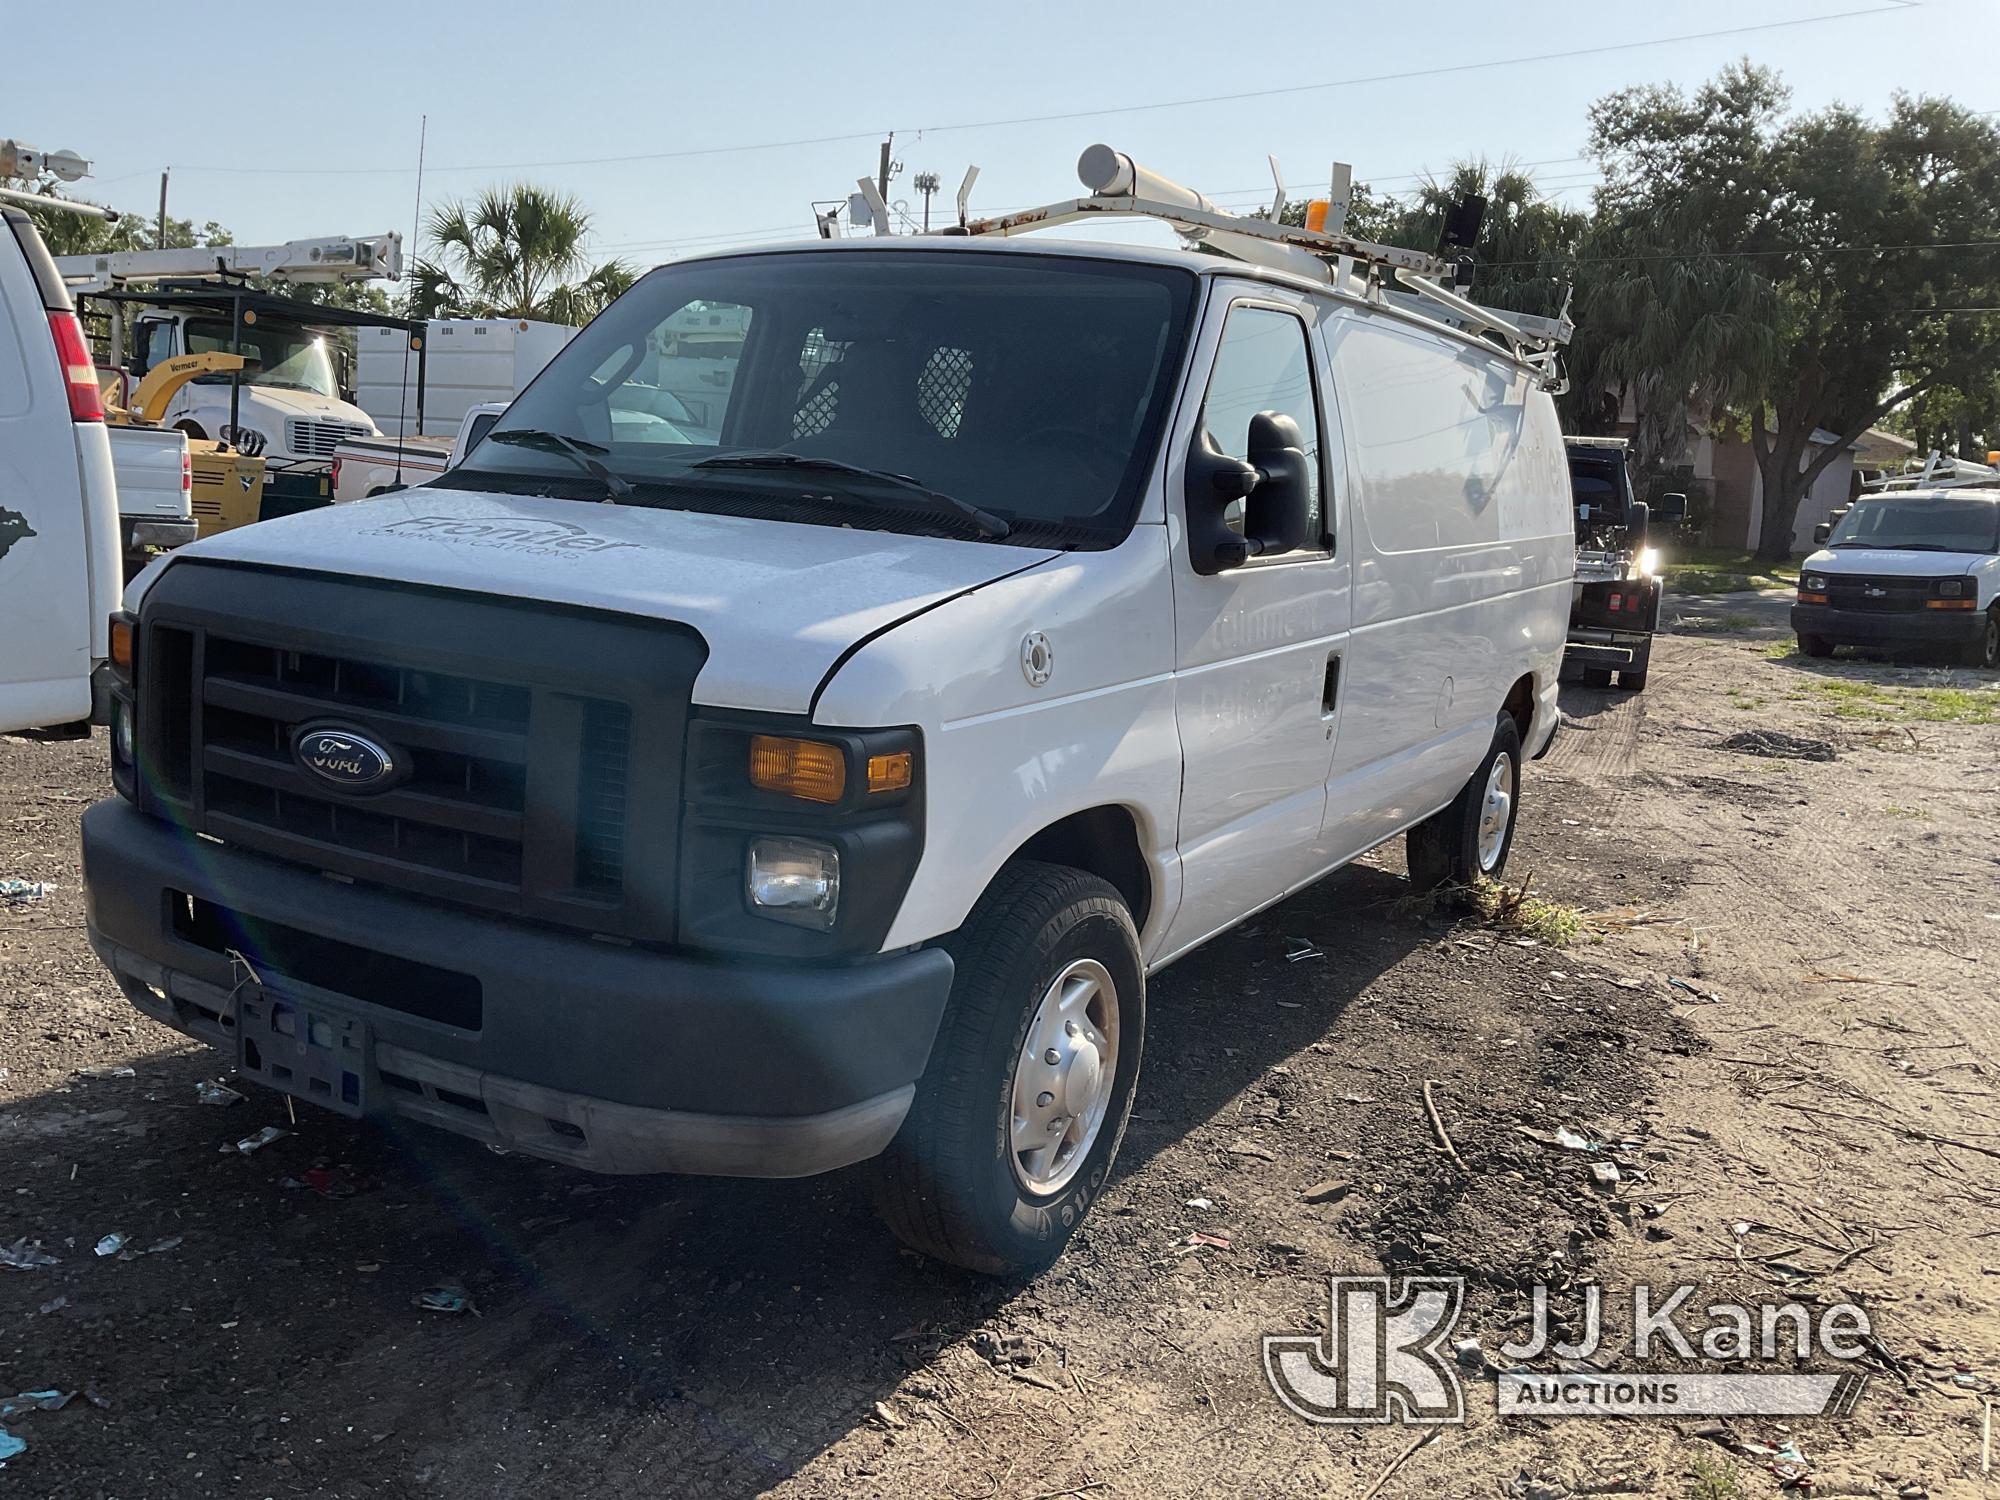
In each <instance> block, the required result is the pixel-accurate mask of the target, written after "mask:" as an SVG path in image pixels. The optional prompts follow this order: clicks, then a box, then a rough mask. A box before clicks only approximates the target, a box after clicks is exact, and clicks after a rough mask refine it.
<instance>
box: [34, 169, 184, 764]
mask: <svg viewBox="0 0 2000 1500" xmlns="http://www.w3.org/2000/svg"><path fill="white" fill-rule="evenodd" d="M0 221H4V224H0V733H7V732H12V731H14V730H17V729H40V728H50V727H54V726H60V725H71V724H79V723H81V722H83V721H86V720H88V719H89V717H90V713H91V674H92V672H93V670H94V669H95V668H96V667H98V666H99V665H100V664H102V663H103V661H104V659H105V655H106V653H107V651H108V650H109V633H110V611H111V610H113V609H115V608H116V607H117V600H118V594H119V590H120V589H121V588H122V587H123V586H124V579H123V574H122V570H121V567H120V556H119V554H120V550H121V548H120V545H119V523H118V492H117V485H116V482H115V480H114V479H113V475H112V465H111V443H110V440H109V439H108V437H107V436H106V434H105V427H104V403H103V400H102V398H101V396H100V395H99V392H98V389H97V372H96V370H95V369H94V368H93V367H92V365H91V360H90V349H89V346H88V345H87V344H86V343H85V342H84V337H83V330H82V328H81V327H80V326H79V324H78V323H77V318H76V311H75V309H74V307H73V306H72V305H71V302H70V297H69V293H68V292H67V291H65V290H64V289H63V284H62V278H61V277H60V276H58V275H57V274H56V268H55V262H54V261H53V260H51V259H50V257H49V253H48V250H47V248H46V247H45V246H44V245H43V244H42V239H41V236H40V235H39V234H38V233H36V231H35V225H34V221H33V220H32V219H30V218H29V217H28V215H27V214H26V213H25V212H23V211H22V210H21V209H18V208H12V207H0ZM176 437H178V434H176ZM181 451H185V440H182V447H181ZM126 638H127V639H128V640H129V636H128V637H126ZM128 664H129V662H128Z"/></svg>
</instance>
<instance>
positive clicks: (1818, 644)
mask: <svg viewBox="0 0 2000 1500" xmlns="http://www.w3.org/2000/svg"><path fill="white" fill-rule="evenodd" d="M1799 654H1800V655H1802V656H1831V655H1833V642H1832V641H1830V640H1828V639H1827V638H1826V637H1825V636H1823V635H1802V636H1800V637H1799Z"/></svg>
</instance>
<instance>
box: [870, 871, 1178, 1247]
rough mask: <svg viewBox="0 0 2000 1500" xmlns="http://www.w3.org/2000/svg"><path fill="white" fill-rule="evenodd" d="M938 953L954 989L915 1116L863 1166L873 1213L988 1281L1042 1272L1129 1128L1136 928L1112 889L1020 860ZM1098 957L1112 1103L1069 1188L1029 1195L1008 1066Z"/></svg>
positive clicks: (1012, 1069)
mask: <svg viewBox="0 0 2000 1500" xmlns="http://www.w3.org/2000/svg"><path fill="white" fill-rule="evenodd" d="M942 946H943V947H944V948H945V949H946V951H947V952H949V953H950V954H951V956H952V959H953V960H954V962H955V963H956V965H957V968H956V972H955V974H954V977H953V979H952V986H951V995H950V998H949V999H948V1000H947V1001H946V1004H945V1012H944V1019H943V1021H942V1023H941V1024H940V1025H939V1028H938V1035H937V1040H936V1041H935V1042H933V1043H932V1045H931V1056H930V1062H929V1064H928V1065H927V1066H926V1067H925V1069H924V1076H923V1078H922V1079H921V1080H920V1081H919V1082H918V1084H917V1097H916V1100H915V1102H914V1103H913V1104H912V1105H911V1107H910V1113H909V1115H908V1117H907V1118H906V1119H905V1120H904V1121H903V1127H902V1129H901V1130H900V1131H899V1132H898V1133H897V1136H896V1138H895V1140H894V1141H892V1142H891V1143H890V1145H889V1149H888V1150H887V1151H885V1152H884V1153H883V1154H882V1155H881V1156H879V1157H877V1158H876V1159H875V1160H874V1161H872V1162H870V1163H869V1164H868V1170H869V1172H870V1176H871V1178H872V1183H871V1185H872V1188H873V1191H874V1198H875V1206H876V1210H877V1212H879V1213H880V1214H881V1216H882V1218H883V1220H884V1222H886V1223H887V1224H888V1226H889V1228H890V1230H891V1231H893V1232H894V1234H895V1235H896V1237H897V1238H898V1239H900V1240H901V1241H902V1242H903V1243H904V1244H906V1245H909V1246H910V1247H911V1248H913V1249H916V1250H920V1251H922V1252H923V1253H924V1254H926V1255H929V1256H933V1257H935V1258H936V1259H938V1260H942V1261H947V1262H949V1263H950V1264H952V1265H955V1266H963V1267H965V1268H966V1269H967V1270H971V1271H979V1272H983V1273H985V1274H987V1275H993V1276H1007V1275H1018V1274H1021V1273H1026V1272H1032V1271H1037V1270H1040V1269H1041V1268H1043V1267H1044V1266H1046V1265H1048V1264H1049V1263H1050V1262H1051V1261H1053V1260H1054V1259H1055V1258H1056V1257H1057V1256H1058V1255H1060V1254H1061V1253H1062V1251H1063V1247H1064V1246H1065V1245H1066V1244H1067V1243H1068V1242H1069V1237H1070V1235H1071V1234H1072V1233H1074V1232H1075V1229H1076V1227H1077V1225H1078V1224H1079V1223H1081V1222H1082V1219H1083V1216H1084V1213H1085V1211H1086V1210H1087V1209H1088V1208H1089V1206H1090V1204H1091V1203H1092V1202H1093V1201H1094V1200H1095V1199H1096V1197H1097V1195H1098V1192H1099V1191H1100V1190H1101V1189H1102V1187H1103V1185H1104V1181H1105V1178H1106V1177H1107V1176H1108V1175H1109V1173H1110V1170H1111V1163H1112V1159H1113V1158H1114V1157H1115V1156H1116V1155H1117V1152H1118V1144H1119V1141H1120V1140H1121V1139H1122V1138H1123V1136H1124V1134H1125V1122H1126V1118H1127V1116H1128V1115H1129V1114H1130V1113H1131V1109H1132V1094H1133V1089H1134V1087H1135V1086H1136V1085H1137V1083H1138V1078H1139V1056H1140V1050H1141V1047H1142V1044H1143V1042H1144V1039H1145V1029H1146V988H1145V986H1146V976H1145V965H1144V963H1143V962H1142V960H1141V959H1140V956H1139V934H1138V930H1137V928H1136V927H1135V926H1134V925H1133V922H1132V914H1131V911H1130V910H1129V909H1128V908H1127V907H1126V905H1125V901H1124V899H1123V898H1122V897H1121V896H1120V895H1119V894H1118V892H1117V890H1116V889H1114V888H1113V887H1112V886H1111V884H1110V883H1109V882H1107V881H1104V880H1100V879H1099V878H1098V877H1097V876H1095V875H1089V874H1085V873H1084V872H1083V871H1081V870H1074V869H1070V868H1069V867H1067V866H1064V865H1051V864H1043V863H1040V862H1038V861H1032V860H1022V861H1018V862H1016V863H1014V864H1011V865H1009V866H1007V867H1006V868H1005V869H1004V870H1002V871H1001V872H1000V875H999V876H998V877H997V878H996V879H995V880H994V882H993V884H992V886H991V887H990V888H989V889H988V890H987V892H986V894H985V895H984V896H983V897H982V898H981V899H980V902H979V905H978V906H977V907H975V908H974V909H973V912H972V915H971V917H969V918H968V919H967V920H966V923H965V925H964V926H963V927H961V928H960V929H959V930H958V931H957V932H956V933H954V934H952V936H951V937H949V938H947V939H945V940H944V943H943V945H942ZM1093 963H1094V964H1096V965H1101V966H1102V970H1103V972H1104V973H1105V974H1107V975H1108V976H1109V980H1110V985H1109V987H1108V988H1109V993H1106V990H1105V989H1104V988H1103V987H1100V988H1099V989H1098V991H1097V994H1098V995H1099V996H1100V997H1101V998H1102V1000H1103V1002H1104V1005H1105V1007H1106V1009H1107V1010H1108V1011H1110V1012H1111V1013H1112V1015H1113V1016H1114V1017H1115V1025H1116V1030H1115V1032H1108V1033H1106V1035H1108V1036H1110V1037H1111V1038H1112V1039H1113V1040H1114V1041H1115V1048H1114V1049H1113V1059H1114V1065H1113V1067H1112V1069H1111V1074H1110V1080H1111V1081H1110V1087H1109V1095H1108V1100H1107V1101H1106V1103H1105V1104H1104V1108H1103V1114H1102V1118H1101V1123H1100V1124H1099V1125H1098V1126H1097V1127H1096V1132H1095V1135H1094V1136H1093V1137H1088V1138H1087V1140H1086V1142H1085V1144H1084V1148H1083V1150H1082V1152H1081V1156H1080V1159H1079V1160H1078V1164H1077V1165H1076V1166H1075V1167H1074V1168H1073V1170H1072V1171H1071V1173H1070V1175H1069V1176H1068V1177H1067V1180H1066V1181H1063V1182H1062V1183H1061V1184H1060V1185H1059V1186H1058V1187H1057V1188H1056V1189H1055V1190H1054V1191H1051V1192H1048V1193H1035V1192H1031V1191H1030V1190H1029V1188H1028V1187H1027V1186H1025V1185H1024V1182H1023V1180H1022V1169H1021V1168H1020V1167H1019V1165H1018V1158H1017V1156H1016V1153H1015V1148H1014V1144H1013V1120H1014V1109H1013V1092H1014V1084H1015V1074H1016V1067H1017V1064H1018V1063H1019V1061H1020V1059H1021V1056H1022V1051H1023V1048H1024V1047H1025V1046H1026V1043H1027V1037H1028V1028H1029V1025H1030V1023H1031V1022H1032V1021H1033V1020H1034V1019H1035V1018H1036V1015H1037V1013H1038V1012H1039V1011H1040V1010H1041V1008H1042V1006H1043V1002H1044V999H1045V997H1047V996H1049V995H1050V994H1051V993H1052V991H1053V987H1054V985H1055V983H1056V981H1057V980H1058V978H1059V977H1060V976H1062V975H1063V974H1065V972H1068V971H1072V970H1073V969H1074V968H1075V967H1076V966H1077V965H1079V964H1082V965H1086V966H1087V965H1090V964H1093ZM1092 1055H1093V1056H1094V1057H1097V1056H1101V1053H1096V1052H1093V1054H1092ZM1065 1076H1074V1073H1073V1071H1072V1072H1071V1073H1070V1074H1066V1075H1065Z"/></svg>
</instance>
